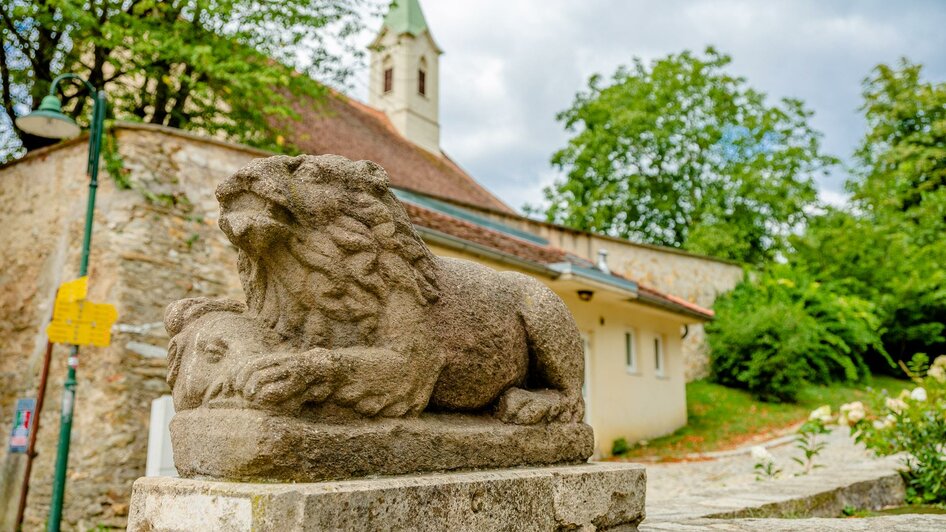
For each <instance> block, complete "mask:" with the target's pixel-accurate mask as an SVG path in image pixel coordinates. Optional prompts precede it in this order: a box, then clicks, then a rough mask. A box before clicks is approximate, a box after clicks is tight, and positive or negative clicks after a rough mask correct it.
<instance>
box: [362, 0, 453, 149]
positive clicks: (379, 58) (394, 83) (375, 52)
mask: <svg viewBox="0 0 946 532" xmlns="http://www.w3.org/2000/svg"><path fill="white" fill-rule="evenodd" d="M441 53H443V52H442V51H441V50H440V47H439V46H437V43H436V42H434V38H433V36H432V35H431V34H430V29H429V28H428V27H427V20H426V19H425V18H424V13H423V11H421V9H420V3H419V2H418V0H396V1H395V2H392V4H391V7H390V8H389V10H388V14H387V16H385V17H384V24H382V26H381V31H380V32H379V33H378V36H377V37H375V40H374V42H372V43H371V82H370V86H369V90H370V96H369V99H368V103H369V104H370V105H371V106H372V107H375V108H377V109H381V110H382V111H384V112H385V114H387V116H388V118H389V119H390V120H391V122H392V123H393V124H394V127H396V128H397V130H398V131H399V132H400V133H401V135H403V136H404V137H406V138H407V139H408V140H410V141H411V142H413V143H414V144H417V145H418V146H420V147H421V148H424V149H425V150H427V151H429V152H432V153H435V154H437V155H439V154H440V116H439V115H440V69H439V62H440V54H441Z"/></svg>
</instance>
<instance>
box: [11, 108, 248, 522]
mask: <svg viewBox="0 0 946 532" xmlns="http://www.w3.org/2000/svg"><path fill="white" fill-rule="evenodd" d="M116 135H117V138H118V146H119V153H120V154H121V159H122V160H123V165H124V168H125V170H124V171H123V172H122V175H123V177H122V179H124V180H127V181H129V183H130V185H131V188H130V189H121V188H119V187H118V186H117V184H116V181H115V180H114V179H113V178H112V177H110V176H109V175H108V174H107V173H106V172H104V171H103V172H102V173H101V178H100V188H99V195H98V205H97V208H96V215H95V229H94V233H93V239H92V249H93V251H92V255H91V263H90V264H91V269H90V282H89V286H90V290H89V298H90V300H93V301H97V302H108V303H112V304H115V305H116V306H117V307H118V313H119V318H118V323H119V325H118V327H119V329H120V330H121V331H123V332H118V333H116V334H114V335H113V337H112V345H111V346H110V347H108V348H89V349H83V350H82V352H81V354H80V365H79V368H78V386H77V397H76V414H75V418H74V421H73V431H72V450H71V452H70V461H69V477H68V484H67V487H66V496H65V510H64V519H63V524H64V529H66V530H73V529H74V530H88V529H90V528H94V527H96V526H99V525H103V526H107V527H120V528H124V525H125V520H126V516H127V512H128V505H129V496H130V493H131V484H132V482H133V481H134V480H135V479H136V478H138V477H141V476H143V475H144V467H145V457H146V454H147V443H148V442H147V435H148V421H149V411H150V403H151V401H152V400H153V399H155V398H156V397H158V396H160V395H163V394H166V393H168V392H169V389H168V386H167V384H166V383H165V381H164V377H165V356H166V344H167V336H166V334H165V332H164V327H163V324H162V323H161V322H162V317H163V311H164V307H165V306H166V305H167V303H168V302H169V301H174V300H177V299H181V298H184V297H194V296H201V295H208V296H230V297H234V298H240V297H242V291H241V289H240V285H239V279H238V278H237V275H236V264H235V263H236V254H235V252H234V250H233V248H232V246H231V245H230V243H229V242H228V241H227V240H226V237H225V236H224V235H223V233H221V232H220V231H219V230H218V229H217V226H216V218H217V212H218V207H217V202H216V199H215V198H214V195H213V191H214V188H215V186H216V183H217V182H219V181H220V180H222V179H223V178H225V177H227V176H228V175H230V174H231V173H232V172H233V171H235V170H237V169H238V168H240V167H242V166H243V165H244V164H246V163H247V162H248V161H249V160H251V159H253V158H255V157H258V156H261V155H265V154H263V153H262V152H255V151H253V150H250V149H241V148H240V147H238V146H232V145H226V144H222V143H216V142H214V141H210V140H207V139H200V138H196V137H193V138H191V137H188V136H187V135H184V134H181V133H180V132H175V133H173V134H170V133H168V132H163V131H162V130H160V129H155V128H147V127H142V126H135V127H131V126H129V127H121V128H119V129H118V130H117V131H116ZM87 149H88V145H87V143H86V142H85V141H76V142H72V143H70V144H67V145H65V146H62V145H60V146H57V147H54V148H50V149H47V150H45V151H43V152H38V153H34V154H31V155H30V156H28V157H27V158H26V159H24V160H21V161H19V162H16V163H13V164H10V165H7V166H5V167H3V168H0V226H2V227H3V228H4V229H3V235H4V241H3V245H2V246H0V264H2V265H3V269H2V273H0V331H2V337H3V339H4V341H3V342H2V343H0V427H2V430H3V432H4V434H5V436H4V437H5V438H6V435H7V434H9V429H10V427H11V426H12V415H13V408H14V404H15V401H16V398H17V397H30V396H35V390H36V387H37V384H38V375H39V373H40V370H41V366H42V358H43V352H44V350H45V341H46V340H45V334H44V332H43V331H44V329H45V326H46V324H47V323H48V321H49V319H50V312H51V308H52V302H53V299H54V297H55V290H56V287H57V286H58V285H59V284H60V283H62V282H64V281H67V280H70V279H72V278H73V277H74V276H75V275H76V274H77V273H76V272H77V270H78V263H79V251H80V247H81V235H82V227H83V222H84V213H85V204H86V191H87V180H86V177H85V175H84V170H85V160H86V153H87ZM103 166H104V164H103ZM66 356H67V348H66V347H64V346H56V347H55V349H54V351H53V359H52V366H51V370H50V374H49V375H50V379H49V383H48V385H47V393H46V399H45V405H44V411H43V413H42V418H41V428H40V432H39V437H38V442H37V452H38V456H37V457H36V459H35V461H34V465H33V471H32V475H31V484H30V491H29V499H28V506H27V512H26V518H25V526H24V529H25V530H35V529H39V528H41V527H43V526H44V524H45V520H46V517H47V515H48V512H49V499H50V494H51V479H52V475H53V466H54V461H55V454H56V441H57V438H58V431H59V426H58V425H59V423H58V422H59V412H60V405H59V402H60V397H61V393H62V382H63V379H64V377H65V373H66V367H65V359H66ZM24 464H25V456H24V455H22V454H15V455H8V453H7V446H6V442H4V445H3V447H2V448H0V471H2V474H0V530H11V529H12V526H13V524H12V523H13V521H14V520H15V515H16V507H17V501H18V498H19V492H20V483H21V481H22V475H23V466H24Z"/></svg>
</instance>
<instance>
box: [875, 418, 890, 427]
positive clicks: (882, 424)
mask: <svg viewBox="0 0 946 532" xmlns="http://www.w3.org/2000/svg"><path fill="white" fill-rule="evenodd" d="M874 428H875V429H877V430H883V429H885V428H887V423H886V422H885V421H881V420H879V419H875V420H874Z"/></svg>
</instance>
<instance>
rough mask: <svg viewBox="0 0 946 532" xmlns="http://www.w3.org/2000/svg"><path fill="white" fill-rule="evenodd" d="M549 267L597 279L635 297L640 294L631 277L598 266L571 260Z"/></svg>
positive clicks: (565, 273)
mask: <svg viewBox="0 0 946 532" xmlns="http://www.w3.org/2000/svg"><path fill="white" fill-rule="evenodd" d="M549 268H551V269H553V270H555V271H557V272H559V273H560V274H561V275H571V276H574V277H577V278H579V279H584V280H589V281H595V282H597V283H602V284H605V285H608V286H611V287H613V288H618V289H620V290H622V291H627V292H630V293H631V294H633V295H634V296H635V297H636V296H637V295H638V290H637V288H638V286H637V283H636V282H634V281H631V280H630V279H624V278H621V277H617V276H614V275H609V274H607V273H604V272H603V271H601V270H599V269H597V268H585V267H582V266H578V265H576V264H573V263H571V262H557V263H555V264H550V265H549Z"/></svg>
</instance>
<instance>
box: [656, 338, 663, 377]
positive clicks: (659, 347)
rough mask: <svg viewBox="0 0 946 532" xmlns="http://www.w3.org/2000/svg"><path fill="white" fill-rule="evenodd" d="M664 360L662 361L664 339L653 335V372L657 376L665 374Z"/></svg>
mask: <svg viewBox="0 0 946 532" xmlns="http://www.w3.org/2000/svg"><path fill="white" fill-rule="evenodd" d="M664 366H665V361H664V341H663V338H662V337H660V336H655V337H654V373H656V374H657V376H658V377H663V376H664V375H665V369H666V368H665V367H664Z"/></svg>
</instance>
